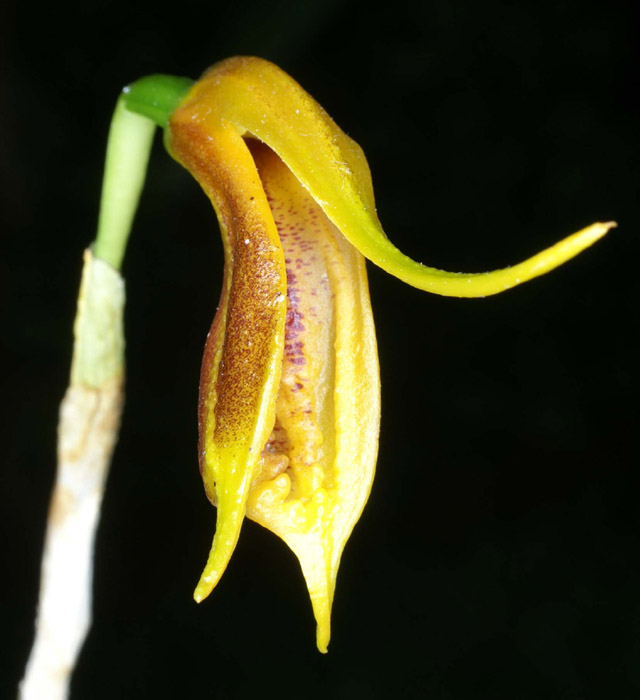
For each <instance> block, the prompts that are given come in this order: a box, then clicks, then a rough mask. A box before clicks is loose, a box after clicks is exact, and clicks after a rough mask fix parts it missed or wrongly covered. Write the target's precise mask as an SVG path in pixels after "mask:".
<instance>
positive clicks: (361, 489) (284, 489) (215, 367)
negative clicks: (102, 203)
mask: <svg viewBox="0 0 640 700" xmlns="http://www.w3.org/2000/svg"><path fill="white" fill-rule="evenodd" d="M166 145H167V148H168V150H169V152H170V153H171V154H172V156H173V157H174V158H175V159H176V160H178V161H179V162H180V163H181V164H182V165H183V166H184V167H185V168H187V169H188V170H189V171H190V172H191V173H192V174H193V176H194V177H195V178H196V180H197V181H198V182H199V183H200V185H201V186H202V188H203V189H204V191H205V192H206V194H207V195H208V197H209V198H210V199H211V202H212V203H213V206H214V208H215V210H216V213H217V215H218V219H219V222H220V227H221V230H222V237H223V242H224V251H225V275H224V284H223V290H222V296H221V300H220V305H219V308H218V311H217V313H216V316H215V319H214V321H213V325H212V327H211V331H210V333H209V336H208V339H207V343H206V348H205V353H204V360H203V365H202V374H201V382H200V405H199V428H200V470H201V473H202V477H203V480H204V485H205V490H206V493H207V496H208V497H209V499H210V500H211V502H212V503H214V504H215V505H216V506H217V524H216V531H215V536H214V539H213V545H212V548H211V552H210V554H209V558H208V561H207V563H206V566H205V569H204V571H203V573H202V577H201V579H200V582H199V583H198V586H197V588H196V591H195V594H194V597H195V599H196V600H197V601H198V602H199V601H201V600H203V599H204V598H205V597H206V596H208V595H209V593H210V592H211V590H212V589H213V588H214V586H215V585H216V584H217V582H218V580H219V579H220V577H221V576H222V574H223V572H224V570H225V568H226V566H227V563H228V562H229V559H230V557H231V554H232V553H233V550H234V548H235V546H236V543H237V540H238V536H239V533H240V528H241V525H242V521H243V519H244V517H245V515H246V516H248V517H249V518H251V519H252V520H255V521H256V522H258V523H260V524H261V525H263V526H264V527H266V528H268V529H269V530H271V531H272V532H274V533H275V534H276V535H278V536H279V537H281V538H282V539H283V540H284V541H285V542H286V543H287V544H288V545H289V547H290V548H291V549H292V550H293V551H294V553H295V554H296V556H297V557H298V559H299V561H300V564H301V567H302V571H303V574H304V577H305V579H306V582H307V586H308V589H309V594H310V597H311V602H312V605H313V611H314V615H315V618H316V622H317V645H318V649H319V650H320V651H322V652H326V650H327V645H328V642H329V636H330V613H331V604H332V600H333V595H334V589H335V583H336V574H337V570H338V565H339V562H340V557H341V554H342V550H343V548H344V546H345V543H346V541H347V539H348V537H349V535H350V534H351V531H352V529H353V527H354V525H355V523H356V522H357V520H358V518H359V517H360V514H361V512H362V509H363V507H364V505H365V503H366V501H367V498H368V496H369V492H370V489H371V484H372V480H373V475H374V470H375V462H376V455H377V442H378V426H379V416H380V389H379V373H378V360H377V353H376V341H375V335H374V326H373V319H372V314H371V306H370V300H369V293H368V288H367V279H366V271H365V264H364V257H366V258H368V259H369V260H371V261H372V262H374V263H375V264H376V265H379V266H380V267H382V268H383V269H384V270H386V271H387V272H390V273H391V274H393V275H395V276H396V277H399V278H400V279H401V280H403V281H405V282H407V283H408V284H411V285H413V286H415V287H418V288H420V289H424V290H428V291H431V292H435V293H437V294H443V295H448V296H460V297H478V296H486V295H489V294H495V293H497V292H501V291H503V290H506V289H509V288H510V287H513V286H515V285H517V284H520V283H522V282H525V281H527V280H529V279H531V278H533V277H536V276H538V275H541V274H543V273H545V272H548V271H549V270H551V269H553V268H554V267H556V266H558V265H560V264H561V263H563V262H565V261H566V260H568V259H569V258H571V257H573V256H574V255H576V254H577V253H579V252H580V251H581V250H583V249H584V248H586V247H587V246H590V245H591V244H592V243H593V242H595V241H596V240H597V239H598V238H600V237H601V236H603V235H604V234H605V233H606V232H607V231H608V230H609V228H611V226H613V225H614V224H613V223H596V224H593V225H592V226H589V227H588V228H585V229H583V230H582V231H579V232H578V233H576V234H574V235H572V236H569V237H568V238H566V239H564V240H563V241H561V242H560V243H558V244H556V245H554V246H553V247H551V248H549V249H547V250H545V251H543V252H541V253H539V254H538V255H535V256H534V257H532V258H530V259H529V260H527V261H525V262H523V263H520V264H519V265H515V266H513V267H510V268H507V269H503V270H497V271H494V272H489V273H482V274H462V273H450V272H444V271H442V270H437V269H433V268H429V267H425V266H423V265H421V264H420V263H417V262H415V261H413V260H411V259H410V258H408V257H407V256H405V255H403V254H402V253H401V252H400V251H399V250H398V249H397V248H395V247H394V246H393V245H392V243H391V242H390V241H389V240H388V239H387V237H386V235H385V234H384V231H383V230H382V227H381V225H380V222H379V221H378V218H377V216H376V210H375V203H374V197H373V188H372V184H371V176H370V173H369V168H368V166H367V162H366V159H365V157H364V154H363V152H362V150H361V149H360V147H359V146H358V145H357V144H356V143H355V142H354V141H352V140H351V139H350V138H349V137H348V136H347V135H346V134H344V132H342V131H341V130H340V129H339V128H338V126H336V124H335V123H334V122H333V121H332V119H331V118H330V117H329V116H328V115H327V113H326V112H325V111H324V110H323V109H322V107H320V105H318V104H317V103H316V102H315V101H314V100H313V99H312V98H311V97H310V96H309V95H308V94H307V93H306V92H305V91H304V90H303V89H302V88H301V87H300V86H299V85H298V84H297V83H296V82H295V81H294V80H293V79H292V78H290V77H289V76H288V75H287V74H286V73H284V72H283V71H282V70H280V69H279V68H278V67H276V66H275V65H273V64H271V63H269V62H267V61H264V60H261V59H258V58H248V57H237V58H231V59H228V60H226V61H222V62H221V63H218V64H216V65H215V66H213V67H212V68H211V69H210V70H208V71H207V72H206V73H205V75H204V76H203V77H202V78H201V79H200V80H199V81H197V82H196V83H195V84H194V85H193V87H192V88H191V89H190V90H189V91H188V93H187V94H186V96H185V97H184V99H183V100H182V102H181V103H180V105H179V106H178V107H177V108H176V109H175V110H174V111H173V113H172V114H171V117H170V119H169V123H168V127H167V129H166ZM363 256H364V257H363Z"/></svg>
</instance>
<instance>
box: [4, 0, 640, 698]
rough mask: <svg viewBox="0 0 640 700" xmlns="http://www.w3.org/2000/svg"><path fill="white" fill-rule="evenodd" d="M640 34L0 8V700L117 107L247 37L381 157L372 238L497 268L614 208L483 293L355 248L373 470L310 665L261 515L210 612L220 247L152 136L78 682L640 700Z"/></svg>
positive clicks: (457, 263)
mask: <svg viewBox="0 0 640 700" xmlns="http://www.w3.org/2000/svg"><path fill="white" fill-rule="evenodd" d="M638 28H639V23H638V10H637V9H634V7H633V3H631V2H630V3H628V4H625V3H622V2H617V3H616V2H613V3H604V2H589V1H585V0H583V1H581V2H578V1H566V2H554V3H547V2H521V3H511V2H500V1H499V0H491V1H490V2H472V1H471V0H427V1H426V2H424V3H419V2H410V3H405V2H398V1H396V2H393V3H387V4H384V5H382V6H375V5H373V4H370V3H366V2H361V1H358V0H353V1H347V0H344V1H342V2H341V1H340V0H324V2H316V1H314V2H312V1H308V2H299V3H297V2H284V1H283V0H276V1H275V2H268V3H267V2H264V3H263V2H251V1H250V2H232V3H227V2H225V3H218V2H215V0H212V1H210V2H207V3H202V4H201V5H200V4H195V3H193V2H190V1H189V0H185V1H183V2H179V3H174V4H171V5H169V6H168V7H167V8H165V9H163V8H162V7H161V6H160V5H157V6H156V5H152V4H140V3H137V4H136V3H125V2H110V1H108V0H97V1H95V2H91V3H83V4H74V3H63V4H57V3H50V4H48V5H46V6H44V7H38V8H36V7H35V6H33V5H32V4H31V3H20V4H18V3H17V2H16V1H15V0H14V1H13V2H11V1H10V2H5V3H4V4H3V5H2V6H1V8H0V32H1V33H2V36H1V37H0V60H1V64H2V76H3V79H2V83H1V85H0V120H1V123H0V147H1V153H0V169H1V170H0V197H1V203H0V211H1V216H2V226H1V229H0V230H1V232H2V233H1V235H2V237H3V244H2V251H3V254H2V257H1V259H0V299H2V302H3V305H4V306H5V307H6V313H5V314H4V321H3V325H4V331H3V334H2V340H3V345H4V347H5V350H6V356H5V360H4V362H3V368H4V370H5V371H4V379H3V382H4V390H3V396H4V404H5V412H4V415H5V417H4V420H3V425H2V428H3V435H2V446H3V449H2V467H1V468H2V471H1V479H2V492H1V493H2V508H1V511H0V512H1V513H2V522H1V528H2V529H1V530H0V537H1V538H2V539H1V540H0V545H1V546H0V553H1V554H0V556H1V557H2V577H1V579H2V583H1V584H0V585H1V586H2V589H3V592H2V594H1V599H0V600H1V603H0V605H1V606H2V612H1V619H2V625H1V626H0V629H1V632H0V634H1V635H2V637H1V638H0V639H1V643H2V655H1V657H0V664H1V667H2V673H1V674H0V683H1V684H2V688H0V696H1V697H12V696H13V694H14V692H15V691H14V689H15V686H16V684H17V681H18V678H19V677H20V675H21V673H22V669H23V666H24V663H25V661H26V658H27V654H28V650H29V647H30V644H31V639H32V624H33V622H32V621H33V616H34V609H35V605H36V599H37V587H38V571H39V557H40V551H41V546H42V537H43V531H44V525H45V517H46V510H47V502H48V497H49V491H50V487H51V483H52V479H53V474H54V455H55V428H56V420H57V406H58V403H59V400H60V398H61V396H62V394H63V392H64V388H65V384H66V380H67V376H68V369H69V361H70V348H71V345H70V339H71V325H72V320H73V316H74V310H75V309H74V307H75V297H76V293H77V286H78V280H79V273H80V265H81V256H82V250H83V248H84V247H85V246H86V245H87V244H88V243H89V242H90V241H91V240H92V238H93V235H94V230H95V222H96V216H97V205H98V198H99V191H100V182H101V174H102V162H103V153H104V147H105V139H106V133H107V129H108V124H109V119H110V115H111V112H112V109H113V105H114V103H115V99H116V97H117V95H118V92H119V90H120V89H121V87H122V86H123V85H125V84H126V83H128V82H131V81H132V80H134V79H136V78H138V77H140V76H142V75H146V74H148V73H154V72H165V73H175V74H179V75H187V76H191V77H194V78H195V77H197V76H198V75H199V74H200V73H201V72H202V71H203V70H204V69H205V68H206V67H207V66H208V65H209V64H211V63H213V62H215V61H216V60H219V59H221V58H224V57H226V56H228V55H234V54H240V53H245V54H255V55H260V56H263V57H265V58H269V59H271V60H273V61H275V62H276V63H278V64H279V65H281V66H282V67H283V68H284V69H285V70H287V71H288V72H289V73H290V74H291V75H293V77H295V78H296V79H297V80H298V81H299V82H300V83H301V84H302V85H303V86H304V87H305V88H306V89H307V90H308V91H309V92H310V93H311V94H312V95H313V96H314V97H315V98H316V99H317V100H318V101H319V102H320V103H321V104H322V105H323V106H324V107H325V108H326V109H327V110H328V111H329V113H330V114H331V115H332V116H333V117H334V119H335V120H336V121H337V122H338V124H340V125H341V126H342V128H343V129H345V130H346V131H347V132H348V133H349V134H350V135H351V136H352V137H354V138H355V139H356V140H357V141H358V142H359V143H360V144H361V145H362V147H363V148H364V150H365V153H366V154H367V157H368V159H369V163H370V166H371V170H372V173H373V178H374V185H375V187H376V194H377V202H378V211H379V215H380V218H381V220H382V222H383V225H384V226H385V228H386V230H387V233H388V235H389V236H390V238H391V239H392V240H393V241H394V243H396V244H397V245H398V246H399V247H400V248H401V249H403V250H404V251H405V252H407V253H408V254H410V255H411V256H412V257H414V258H416V259H418V260H421V261H423V262H426V263H428V264H431V265H435V266H439V267H444V268H448V269H463V270H468V271H481V270H483V269H490V268H495V267H500V266H503V265H505V264H508V263H512V262H516V261H518V260H520V259H522V258H524V257H526V256H528V255H530V254H532V253H534V252H536V251H537V250H539V249H541V248H543V247H545V246H547V245H549V244H551V243H553V242H555V241H556V240H557V239H559V238H560V237H562V236H564V235H566V234H568V233H570V232H573V231H575V230H577V229H579V228H581V227H583V226H585V225H587V224H589V223H591V222H593V221H597V220H600V221H606V220H609V219H616V220H617V221H618V222H619V224H620V227H619V228H618V229H617V230H615V231H613V232H612V233H610V234H609V236H608V237H607V238H606V239H605V240H604V241H602V242H600V243H598V244H597V245H596V246H595V247H594V248H593V249H591V250H589V251H587V252H585V253H584V254H582V255H581V256H580V257H579V258H578V259H577V260H575V261H572V262H570V263H569V264H567V265H566V266H564V267H563V268H562V269H560V270H558V271H555V272H553V273H551V274H550V275H548V276H547V277H545V278H542V279H539V280H536V281H534V282H531V283H528V284H526V285H524V286H523V287H521V288H518V289H516V290H513V291H511V292H509V293H507V294H504V295H500V296H497V297H492V298H489V299H486V300H473V301H466V300H455V299H444V298H440V297H434V296H430V295H428V294H425V293H423V292H419V291H417V290H414V289H412V288H410V287H407V286H405V285H403V284H402V283H400V282H399V281H398V280H396V279H394V278H391V277H389V276H387V275H386V274H385V273H383V272H381V271H380V270H378V269H375V268H373V267H372V266H369V274H370V281H371V295H372V301H373V307H374V313H375V318H376V324H377V329H378V337H379V344H380V362H381V372H382V389H383V420H382V434H381V444H380V457H379V461H378V473H377V477H376V481H375V483H374V488H373V492H372V495H371V498H370V501H369V504H368V506H367V508H366V510H365V513H364V515H363V517H362V519H361V521H360V523H359V525H358V526H357V527H356V530H355V531H354V534H353V536H352V538H351V540H350V542H349V544H348V545H347V548H346V551H345V554H344V557H343V562H342V566H341V571H340V575H339V577H338V588H337V593H336V600H335V604H334V610H333V637H332V642H331V645H330V650H329V654H328V655H327V656H321V655H320V654H318V652H317V651H316V650H315V645H314V639H315V637H314V635H315V633H314V624H313V619H312V615H311V611H310V605H309V603H308V599H307V594H306V590H305V587H304V583H303V580H302V577H301V575H300V573H299V569H298V564H297V562H296V560H295V558H294V557H293V555H292V554H291V553H290V552H289V551H288V550H287V549H286V547H285V546H284V544H283V543H281V542H280V541H279V540H278V539H277V538H275V537H274V536H273V535H271V534H270V533H268V532H267V531H265V530H262V529H261V528H260V527H258V526H257V525H255V524H253V523H250V522H247V523H246V524H245V526H244V528H243V533H242V536H241V539H240V543H239V545H238V548H237V550H236V552H235V555H234V557H233V559H232V562H231V565H230V566H229V568H228V570H227V572H226V574H225V576H224V578H223V580H222V582H221V583H220V585H219V586H218V588H217V589H216V591H215V592H214V594H213V595H212V596H211V597H210V598H209V599H208V600H207V601H206V602H205V603H204V604H202V605H201V606H196V605H195V604H194V603H193V602H192V600H191V593H192V590H193V586H194V584H195V582H196V580H197V578H198V575H199V573H200V570H201V567H202V565H203V563H204V560H205V557H206V554H207V552H208V549H209V545H210V539H211V535H212V531H213V526H214V517H215V511H214V510H213V509H212V508H211V507H210V506H209V504H208V502H207V500H206V498H205V496H204V492H203V489H202V485H201V483H200V479H199V474H198V469H197V456H196V420H195V413H196V397H197V382H198V372H199V362H200V353H201V350H202V346H203V343H204V338H205V336H206V332H207V330H208V326H209V323H210V320H211V317H212V316H213V313H214V310H215V306H216V303H217V298H218V294H219V289H220V284H221V272H222V260H221V246H220V243H219V237H218V233H217V224H216V222H215V218H214V215H213V212H212V211H211V209H210V206H209V204H208V202H207V200H206V198H205V197H204V196H203V195H202V194H201V192H200V191H199V189H198V187H197V186H196V185H195V183H194V182H193V181H192V180H191V179H190V177H189V175H188V174H187V173H186V172H183V171H181V170H180V168H179V167H178V166H176V165H175V164H174V163H173V162H172V161H171V160H170V159H169V157H168V156H167V155H166V153H164V151H163V149H162V146H161V143H160V140H159V139H158V142H157V144H156V148H155V149H154V153H153V155H152V161H151V167H150V170H149V175H148V182H147V185H146V189H145V192H144V195H143V198H142V201H141V206H140V211H139V215H138V217H137V220H136V226H135V232H134V235H133V237H132V240H131V243H130V247H129V250H128V253H127V258H126V260H125V264H124V274H125V276H126V279H127V291H128V306H127V319H126V326H127V344H128V347H127V363H128V379H127V403H126V408H125V413H124V424H123V428H122V433H121V438H120V442H119V445H118V448H117V451H116V454H115V459H114V464H113V468H112V472H111V475H110V478H109V483H108V489H107V492H106V496H105V502H104V512H103V517H102V521H101V525H100V528H99V532H98V539H97V554H96V580H95V606H94V607H95V615H94V624H93V628H92V630H91V634H90V636H89V638H88V641H87V644H86V646H85V648H84V650H83V652H82V656H81V658H80V661H79V665H78V668H77V673H76V675H75V677H74V681H73V689H72V698H92V699H95V700H99V699H101V698H110V699H113V698H136V699H137V700H138V699H144V698H163V697H172V698H176V697H179V698H181V697H185V698H196V697H198V698H203V697H205V698H248V697H250V696H255V695H256V694H257V693H260V694H265V695H271V694H273V693H278V694H279V695H280V696H281V697H286V698H302V697H304V698H316V697H317V698H320V697H331V698H356V697H362V698H383V697H389V696H391V695H393V696H394V697H402V698H413V697H427V698H430V699H431V700H445V699H455V700H466V699H467V698H485V697H486V698H494V699H495V698H505V699H507V698H508V699H510V700H514V699H529V698H615V699H616V700H619V699H626V698H637V697H638V696H639V695H640V566H639V563H640V562H639V557H640V554H639V550H640V541H639V539H640V538H639V528H640V517H639V515H638V507H637V503H638V500H639V498H640V483H639V482H640V480H639V479H638V475H637V465H636V464H635V463H634V451H635V444H636V436H635V431H636V430H637V428H636V426H637V409H636V402H637V393H638V381H637V376H636V371H635V370H636V363H637V360H634V359H633V358H634V357H635V356H636V353H635V347H634V345H633V340H634V331H635V326H636V317H637V311H636V304H637V292H636V286H637V285H636V284H635V279H634V278H635V275H636V268H637V265H638V263H637V259H638V233H637V232H638V212H637V203H638V175H639V170H640V168H639V162H638V150H639V149H638V145H639V142H638V116H639V114H638V113H639V103H638V92H637V69H638V65H639V61H638Z"/></svg>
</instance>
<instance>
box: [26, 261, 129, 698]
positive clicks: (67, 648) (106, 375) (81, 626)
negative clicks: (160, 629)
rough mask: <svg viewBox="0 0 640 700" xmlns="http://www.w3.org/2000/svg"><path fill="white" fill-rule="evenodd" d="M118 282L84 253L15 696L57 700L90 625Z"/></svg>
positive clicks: (112, 399)
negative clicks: (30, 641)
mask: <svg viewBox="0 0 640 700" xmlns="http://www.w3.org/2000/svg"><path fill="white" fill-rule="evenodd" d="M123 309H124V283H123V280H122V278H121V277H120V274H119V273H118V272H117V271H116V270H114V269H113V268H112V267H110V266H109V265H108V264H107V263H105V262H103V261H102V260H100V259H96V258H93V257H92V256H91V253H90V252H89V251H87V252H86V253H85V264H84V270H83V275H82V283H81V287H80V295H79V298H78V313H77V316H76V322H75V326H74V334H75V343H74V353H73V364H72V370H71V382H70V385H69V388H68V389H67V392H66V395H65V397H64V399H63V401H62V404H61V407H60V419H59V424H58V470H57V475H56V483H55V486H54V490H53V494H52V498H51V504H50V508H49V518H48V522H47V534H46V538H45V546H44V553H43V558H42V571H41V580H40V600H39V607H38V615H37V621H36V636H35V641H34V645H33V648H32V650H31V656H30V658H29V662H28V664H27V669H26V672H25V677H24V680H23V681H22V683H21V685H20V693H19V697H20V699H21V700H63V699H64V698H67V697H68V693H69V683H70V679H71V673H72V671H73V668H74V666H75V663H76V660H77V657H78V654H79V653H80V650H81V648H82V644H83V642H84V639H85V637H86V635H87V632H88V630H89V627H90V624H91V591H92V572H93V545H94V537H95V531H96V527H97V524H98V521H99V518H100V505H101V502H102V495H103V492H104V485H105V481H106V477H107V474H108V471H109V465H110V462H111V456H112V454H113V449H114V447H115V443H116V440H117V437H118V430H119V426H120V416H121V413H122V403H123V379H124V360H123V357H124V338H123V330H122V315H123Z"/></svg>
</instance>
